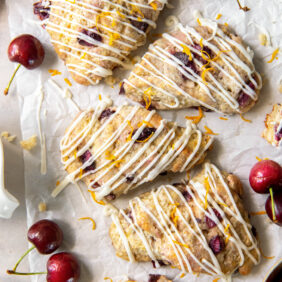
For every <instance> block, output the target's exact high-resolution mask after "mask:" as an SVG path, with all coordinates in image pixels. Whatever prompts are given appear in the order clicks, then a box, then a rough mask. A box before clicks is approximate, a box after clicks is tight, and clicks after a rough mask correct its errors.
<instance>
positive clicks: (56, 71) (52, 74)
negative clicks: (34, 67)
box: [48, 69, 62, 76]
mask: <svg viewBox="0 0 282 282" xmlns="http://www.w3.org/2000/svg"><path fill="white" fill-rule="evenodd" d="M48 72H49V73H50V74H51V76H55V75H59V74H62V73H61V72H60V71H58V70H53V69H49V70H48Z"/></svg>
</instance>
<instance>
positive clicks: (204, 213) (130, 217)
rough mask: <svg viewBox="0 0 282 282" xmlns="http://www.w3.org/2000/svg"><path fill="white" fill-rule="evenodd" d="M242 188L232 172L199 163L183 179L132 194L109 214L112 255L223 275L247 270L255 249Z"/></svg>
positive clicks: (256, 256)
mask: <svg viewBox="0 0 282 282" xmlns="http://www.w3.org/2000/svg"><path fill="white" fill-rule="evenodd" d="M242 191H243V189H242V185H241V182H240V180H239V179H238V178H237V177H236V176H234V175H233V174H228V173H225V172H221V171H220V170H219V169H218V168H216V167H215V166H214V165H212V164H209V163H205V165H204V168H203V170H202V171H201V172H200V173H199V174H198V175H196V176H195V177H194V178H192V180H190V181H189V183H185V182H183V183H178V184H174V185H164V186H161V187H160V188H158V189H156V190H154V191H152V192H148V193H145V194H143V195H141V196H140V197H136V198H134V199H133V200H131V201H130V202H129V208H127V209H126V210H120V211H119V212H116V213H112V215H111V217H112V220H113V223H112V225H111V227H110V237H111V239H112V243H113V245H114V248H115V249H116V254H117V256H119V257H121V258H123V259H125V260H130V261H154V263H155V264H156V265H157V264H167V265H172V266H174V267H177V268H179V269H180V270H182V271H183V272H190V273H192V272H193V273H206V274H209V275H216V276H220V277H223V278H224V277H226V276H228V275H230V274H232V273H234V272H235V271H236V270H238V271H239V272H240V273H241V274H243V275H246V274H248V273H249V272H250V271H251V269H252V267H253V266H254V265H255V264H257V263H258V262H259V260H260V252H259V250H258V247H257V242H256V239H255V237H254V235H253V233H252V226H251V224H250V222H249V219H248V213H247V211H246V210H245V209H244V206H243V203H242V198H241V197H242Z"/></svg>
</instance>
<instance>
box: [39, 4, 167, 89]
mask: <svg viewBox="0 0 282 282" xmlns="http://www.w3.org/2000/svg"><path fill="white" fill-rule="evenodd" d="M165 3H166V0H135V1H134V2H132V1H126V0H111V1H109V0H79V1H66V0H51V1H46V0H45V1H44V0H42V1H40V2H37V3H35V4H34V12H35V13H36V14H38V15H39V17H40V18H41V19H44V20H45V21H44V25H45V28H46V30H47V31H48V33H49V34H50V37H51V42H52V44H53V45H54V47H55V50H56V52H57V54H58V56H59V57H60V58H61V59H62V60H63V61H64V62H65V64H66V66H67V68H68V70H69V72H70V73H71V76H72V77H73V79H74V80H75V81H76V82H78V83H80V84H83V85H89V84H96V83H98V82H99V81H100V80H101V79H102V78H103V77H107V76H110V75H112V70H113V69H114V68H116V67H121V66H124V65H125V63H126V60H127V59H128V55H129V54H130V53H131V51H133V50H135V49H136V48H137V47H139V46H141V45H143V44H144V43H145V41H146V35H147V33H148V32H149V31H150V30H151V28H155V26H156V23H155V22H156V20H157V18H158V16H159V13H160V11H161V10H162V9H163V8H164V5H165ZM48 18H49V19H48Z"/></svg>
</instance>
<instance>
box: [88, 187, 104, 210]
mask: <svg viewBox="0 0 282 282" xmlns="http://www.w3.org/2000/svg"><path fill="white" fill-rule="evenodd" d="M88 192H89V193H90V195H91V197H92V199H93V201H94V202H96V203H97V204H99V205H102V206H104V205H105V203H104V202H103V201H98V200H97V199H96V194H95V192H94V191H91V190H88Z"/></svg>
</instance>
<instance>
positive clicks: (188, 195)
mask: <svg viewBox="0 0 282 282" xmlns="http://www.w3.org/2000/svg"><path fill="white" fill-rule="evenodd" d="M182 195H183V197H184V198H185V200H186V201H187V202H189V201H190V200H192V196H191V195H190V193H189V192H188V191H186V190H185V191H183V192H182Z"/></svg>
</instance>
